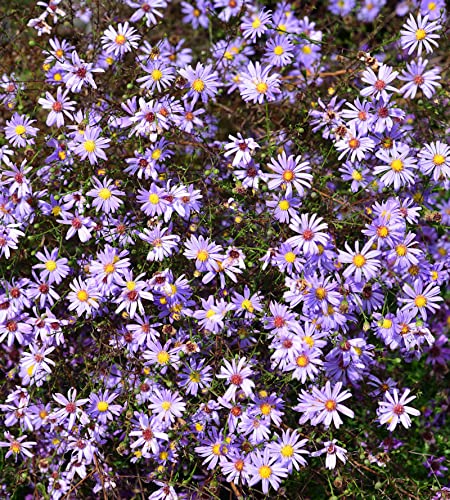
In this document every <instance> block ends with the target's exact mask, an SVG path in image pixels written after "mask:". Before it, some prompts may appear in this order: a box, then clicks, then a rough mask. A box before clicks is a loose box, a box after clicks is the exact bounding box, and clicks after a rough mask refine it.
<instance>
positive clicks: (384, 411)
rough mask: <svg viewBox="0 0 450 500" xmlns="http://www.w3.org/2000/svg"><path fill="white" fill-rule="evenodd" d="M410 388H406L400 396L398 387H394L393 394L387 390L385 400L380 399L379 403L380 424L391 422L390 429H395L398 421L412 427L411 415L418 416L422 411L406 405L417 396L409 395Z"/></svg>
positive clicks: (404, 425)
mask: <svg viewBox="0 0 450 500" xmlns="http://www.w3.org/2000/svg"><path fill="white" fill-rule="evenodd" d="M410 392H411V390H410V389H405V392H404V393H403V394H402V395H401V396H400V398H399V391H398V389H392V394H391V393H390V392H389V391H387V392H386V393H385V395H384V396H385V400H384V401H379V402H378V405H379V408H378V419H379V421H380V424H389V425H388V430H389V431H391V432H392V431H393V430H394V429H395V428H396V427H397V424H398V423H401V424H402V425H403V427H406V428H407V429H408V428H409V427H411V418H410V416H409V415H413V416H415V417H417V416H418V415H420V411H419V410H416V409H415V408H412V407H411V406H406V405H407V404H408V403H409V402H410V401H412V400H413V399H416V396H410V397H408V396H409V393H410Z"/></svg>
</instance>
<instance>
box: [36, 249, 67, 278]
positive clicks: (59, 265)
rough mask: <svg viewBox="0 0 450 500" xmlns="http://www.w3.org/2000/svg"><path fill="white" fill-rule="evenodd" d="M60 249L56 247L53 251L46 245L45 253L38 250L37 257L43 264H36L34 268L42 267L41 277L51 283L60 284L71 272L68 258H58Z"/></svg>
mask: <svg viewBox="0 0 450 500" xmlns="http://www.w3.org/2000/svg"><path fill="white" fill-rule="evenodd" d="M58 253H59V250H58V249H57V248H54V249H53V250H52V251H51V252H49V251H48V250H47V248H45V247H44V253H42V252H37V253H36V258H37V259H39V260H40V261H41V262H42V264H35V265H34V266H33V269H42V271H41V272H40V277H41V279H42V280H47V281H48V283H49V284H52V283H55V284H57V285H58V284H59V283H61V281H62V280H63V279H64V278H65V277H66V276H67V275H68V274H69V272H70V267H69V266H68V265H67V262H68V260H67V259H66V258H64V257H63V258H60V259H58Z"/></svg>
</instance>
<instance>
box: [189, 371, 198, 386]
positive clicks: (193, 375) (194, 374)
mask: <svg viewBox="0 0 450 500" xmlns="http://www.w3.org/2000/svg"><path fill="white" fill-rule="evenodd" d="M189 380H190V381H191V382H194V383H195V384H198V383H199V382H200V373H199V372H197V371H193V372H191V373H190V375H189Z"/></svg>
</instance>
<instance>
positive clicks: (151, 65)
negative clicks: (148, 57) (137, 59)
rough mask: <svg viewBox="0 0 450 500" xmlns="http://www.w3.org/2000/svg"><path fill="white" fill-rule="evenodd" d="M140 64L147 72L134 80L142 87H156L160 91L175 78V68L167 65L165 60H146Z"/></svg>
mask: <svg viewBox="0 0 450 500" xmlns="http://www.w3.org/2000/svg"><path fill="white" fill-rule="evenodd" d="M141 66H142V69H143V70H144V71H145V72H146V73H147V74H146V75H145V76H142V77H140V78H138V79H137V80H136V81H137V82H138V83H140V84H141V87H143V88H144V89H150V90H154V89H156V90H158V92H161V91H162V90H164V89H165V88H167V87H169V86H170V85H171V84H172V82H173V80H174V79H175V69H174V68H173V67H172V66H168V65H167V63H166V62H165V61H161V60H156V61H148V62H146V64H144V65H141Z"/></svg>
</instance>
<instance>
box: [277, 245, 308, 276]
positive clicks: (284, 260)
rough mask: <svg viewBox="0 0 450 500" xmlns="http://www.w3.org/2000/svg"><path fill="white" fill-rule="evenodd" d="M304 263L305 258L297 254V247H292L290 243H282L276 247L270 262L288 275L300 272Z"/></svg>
mask: <svg viewBox="0 0 450 500" xmlns="http://www.w3.org/2000/svg"><path fill="white" fill-rule="evenodd" d="M304 264H305V259H303V258H302V257H300V256H299V250H298V249H297V247H295V248H294V247H293V246H292V245H291V244H290V243H282V244H281V245H280V246H279V248H277V250H276V252H275V255H274V258H273V262H272V265H274V266H277V267H278V269H279V270H280V271H281V272H282V273H287V274H288V275H292V274H293V273H295V272H298V273H300V272H302V271H303V267H304Z"/></svg>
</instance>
